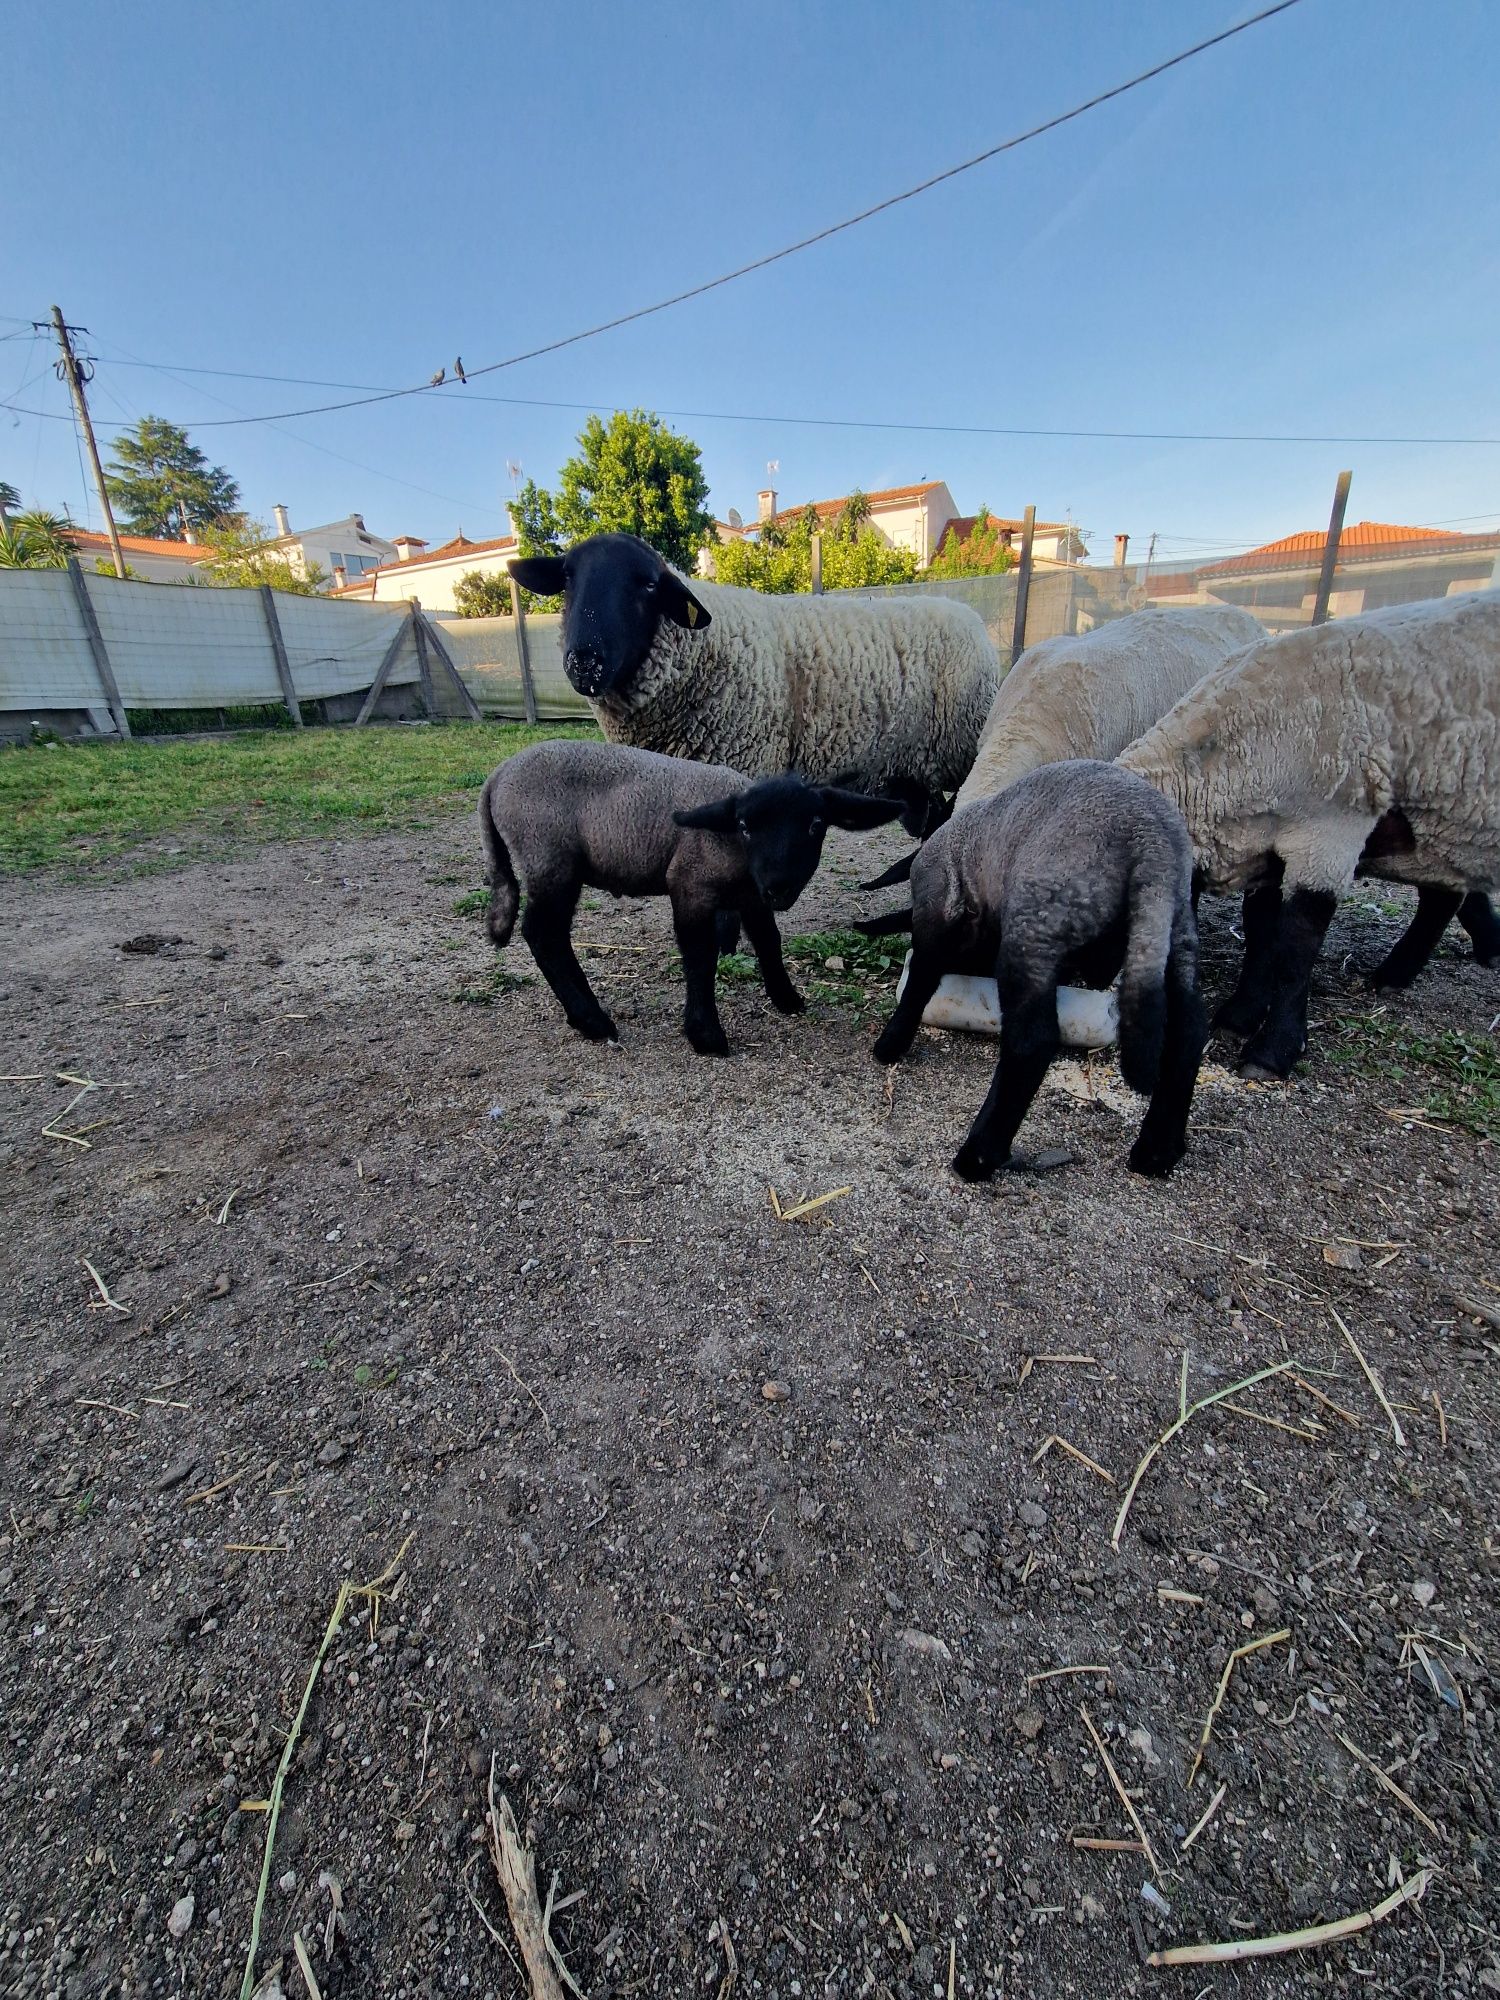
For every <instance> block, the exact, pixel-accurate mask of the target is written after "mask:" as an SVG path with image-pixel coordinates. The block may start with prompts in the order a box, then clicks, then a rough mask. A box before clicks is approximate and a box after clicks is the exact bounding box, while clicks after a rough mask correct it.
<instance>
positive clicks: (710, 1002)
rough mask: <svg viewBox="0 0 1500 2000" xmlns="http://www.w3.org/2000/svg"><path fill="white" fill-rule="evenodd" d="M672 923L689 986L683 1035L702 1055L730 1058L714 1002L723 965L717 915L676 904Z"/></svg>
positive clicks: (727, 1043)
mask: <svg viewBox="0 0 1500 2000" xmlns="http://www.w3.org/2000/svg"><path fill="white" fill-rule="evenodd" d="M672 922H673V928H674V930H675V931H676V933H677V949H678V950H679V951H680V952H681V953H682V976H683V979H684V981H685V982H686V984H687V1004H686V1006H685V1007H684V1008H683V1010H682V1032H683V1033H684V1034H685V1035H686V1036H687V1038H688V1040H689V1041H690V1042H691V1043H692V1045H693V1047H694V1048H695V1049H696V1050H697V1051H698V1053H699V1055H700V1056H727V1055H728V1053H729V1042H728V1039H727V1037H726V1036H725V1033H724V1028H723V1025H722V1023H721V1022H720V1020H719V1009H718V1005H717V1003H716V1001H715V999H714V974H715V972H716V971H717V970H718V964H719V941H718V932H717V930H716V928H715V924H714V913H713V911H711V910H710V911H708V912H706V913H699V912H697V911H693V910H689V909H685V908H679V907H677V906H676V905H674V906H673V910H672Z"/></svg>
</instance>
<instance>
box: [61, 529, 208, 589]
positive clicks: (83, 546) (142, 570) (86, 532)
mask: <svg viewBox="0 0 1500 2000" xmlns="http://www.w3.org/2000/svg"><path fill="white" fill-rule="evenodd" d="M68 533H69V536H70V537H71V539H72V542H73V546H74V548H75V550H76V551H77V554H78V560H79V562H80V563H82V565H83V567H84V568H85V569H93V568H96V567H97V566H98V565H99V564H100V563H102V564H103V565H104V569H105V571H106V572H107V574H109V575H110V576H113V575H114V573H115V559H114V552H113V550H112V549H111V548H110V545H109V536H108V535H96V534H94V532H93V531H92V530H91V529H89V528H74V527H70V528H69V530H68ZM120 551H121V553H122V554H123V556H124V558H125V566H126V568H127V569H130V570H133V571H134V572H135V574H136V576H137V577H139V578H140V580H141V582H142V583H202V582H203V581H204V578H203V576H202V575H201V574H200V569H201V565H202V564H204V563H209V562H212V561H213V559H214V551H213V550H212V549H207V548H204V547H203V545H202V544H201V543H200V542H160V541H157V540H156V539H155V537H154V536H150V535H121V537H120Z"/></svg>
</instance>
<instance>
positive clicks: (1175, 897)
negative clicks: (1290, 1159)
mask: <svg viewBox="0 0 1500 2000" xmlns="http://www.w3.org/2000/svg"><path fill="white" fill-rule="evenodd" d="M1192 870H1193V857H1192V849H1191V847H1190V845H1189V842H1188V836H1187V829H1186V827H1185V826H1184V825H1183V823H1182V820H1181V817H1180V816H1179V814H1178V813H1177V811H1176V809H1175V808H1174V807H1172V806H1171V805H1170V804H1169V803H1168V802H1167V801H1166V800H1165V799H1163V798H1162V797H1161V795H1160V793H1158V792H1155V791H1153V790H1152V789H1151V787H1150V786H1149V785H1147V784H1144V783H1143V782H1142V781H1141V780H1140V779H1139V778H1135V777H1133V776H1131V774H1130V773H1128V772H1125V771H1122V770H1120V768H1119V767H1118V765H1115V764H1106V763H1100V762H1094V761H1088V760H1077V761H1073V762H1068V763H1062V764H1050V765H1047V766H1045V767H1044V768H1043V769H1041V770H1038V771H1033V772H1031V773H1030V774H1029V775H1028V776H1027V777H1024V778H1021V779H1019V780H1018V781H1017V782H1016V783H1015V784H1013V785H1011V786H1010V787H1009V788H1008V789H1007V790H1005V791H1003V792H1001V793H999V794H998V795H997V796H996V797H994V798H990V799H983V800H978V801H976V802H975V803H974V804H972V805H968V806H961V807H960V808H959V809H958V810H957V811H956V812H955V813H954V815H953V817H952V819H950V820H949V821H948V823H947V824H946V825H945V826H941V827H939V828H938V830H937V831H936V833H934V834H933V835H932V836H931V837H930V838H929V839H928V840H927V841H926V843H925V844H924V845H923V847H922V849H921V851H920V853H919V854H918V855H917V858H916V861H915V862H914V864H913V866H912V876H911V886H912V908H911V912H910V922H911V931H912V955H911V961H910V964H909V966H908V968H907V974H906V984H905V987H904V989H903V990H902V993H901V997H900V999H899V1001H898V1002H897V1005H896V1011H895V1013H894V1014H893V1015H892V1016H891V1019H890V1021H889V1022H888V1023H887V1025H886V1027H885V1029H884V1031H883V1033H882V1034H881V1036H880V1038H879V1040H878V1041H877V1042H876V1044H875V1049H874V1054H875V1059H876V1061H877V1062H883V1063H891V1062H896V1061H898V1060H899V1059H900V1057H901V1056H903V1055H904V1054H905V1053H906V1051H907V1049H909V1048H910V1046H911V1043H912V1039H913V1037H914V1036H915V1034H916V1032H917V1028H918V1026H919V1024H920V1022H921V1019H922V1013H923V1009H924V1008H925V1007H926V1005H927V1003H928V1001H929V1000H931V998H932V996H933V994H934V993H935V992H936V991H937V988H938V982H939V981H940V980H941V979H942V977H943V976H944V974H945V973H950V972H964V973H975V972H993V973H994V975H995V977H996V979H997V981H998V984H999V990H1000V1060H999V1062H998V1063H997V1064H996V1066H995V1076H994V1081H993V1082H992V1084H991V1085H990V1091H989V1095H988V1096H987V1097H986V1099H985V1101H984V1106H983V1108H982V1109H981V1111H980V1113H979V1116H978V1117H977V1118H976V1119H975V1121H974V1124H973V1127H972V1129H971V1130H970V1132H969V1136H968V1138H967V1139H966V1140H965V1141H964V1143H963V1145H962V1146H961V1147H960V1149H959V1151H958V1153H957V1155H956V1156H955V1158H954V1161H953V1167H954V1171H955V1172H956V1173H958V1174H959V1175H961V1176H962V1177H963V1178H964V1179H965V1180H983V1179H986V1178H987V1177H988V1176H989V1175H990V1174H992V1173H993V1172H994V1170H995V1169H996V1168H997V1167H1000V1166H1003V1165H1004V1164H1005V1162H1006V1160H1008V1159H1009V1157H1010V1153H1011V1147H1012V1145H1013V1143H1014V1141H1015V1136H1016V1133H1017V1132H1018V1131H1019V1129H1020V1126H1021V1121H1022V1119H1023V1118H1024V1117H1025V1116H1026V1113H1027V1110H1028V1109H1029V1107H1030V1105H1031V1102H1032V1099H1033V1098H1034V1097H1035V1096H1036V1093H1037V1091H1038V1090H1039V1089H1040V1088H1041V1083H1042V1079H1043V1077H1044V1076H1045V1075H1046V1072H1047V1067H1048V1064H1049V1063H1050V1062H1051V1061H1052V1058H1053V1057H1054V1056H1055V1055H1056V1053H1057V1051H1058V1048H1059V1045H1060V1044H1059V1036H1058V1026H1057V991H1058V987H1059V985H1060V984H1061V983H1063V982H1064V981H1068V982H1070V983H1073V984H1077V985H1083V986H1093V987H1100V986H1107V985H1108V984H1109V983H1110V981H1111V980H1112V979H1114V978H1115V976H1116V975H1117V974H1119V975H1120V1068H1121V1071H1122V1072H1123V1074H1124V1077H1125V1081H1126V1082H1127V1083H1128V1084H1129V1085H1130V1086H1131V1088H1132V1089H1135V1090H1139V1091H1145V1092H1149V1093H1150V1098H1151V1102H1150V1104H1149V1106H1148V1107H1147V1111H1146V1116H1145V1120H1144V1122H1143V1123H1142V1125H1141V1129H1140V1134H1139V1136H1138V1137H1137V1139H1136V1142H1135V1145H1134V1146H1133V1147H1132V1149H1131V1153H1130V1165H1131V1167H1132V1168H1134V1170H1135V1171H1136V1172H1137V1173H1143V1174H1167V1173H1170V1172H1171V1170H1172V1168H1173V1167H1174V1166H1175V1165H1176V1163H1177V1161H1178V1160H1180V1159H1181V1157H1182V1155H1183V1152H1184V1150H1185V1148H1186V1144H1187V1139H1186V1132H1187V1117H1188V1109H1189V1106H1190V1104H1191V1102H1192V1096H1193V1089H1194V1086H1195V1084H1196V1082H1197V1077H1198V1065H1199V1062H1200V1060H1201V1059H1202V1054H1203V1046H1204V1042H1205V1039H1206V1035H1207V1029H1206V1026H1205V1021H1204V1013H1203V1003H1202V1001H1201V1000H1200V998H1199V996H1198V984H1197V942H1198V933H1197V926H1196V924H1195V922H1194V918H1193V910H1192ZM896 921H897V920H896V919H889V920H886V923H887V924H888V925H889V926H891V927H894V925H895V923H896ZM880 927H881V920H879V919H877V920H876V922H875V923H874V924H871V925H868V926H863V927H862V928H868V929H872V930H873V929H876V928H880Z"/></svg>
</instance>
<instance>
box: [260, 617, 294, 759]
mask: <svg viewBox="0 0 1500 2000" xmlns="http://www.w3.org/2000/svg"><path fill="white" fill-rule="evenodd" d="M260 601H261V604H262V605H263V606H264V608H265V614H266V630H267V631H268V632H269V633H270V635H271V651H272V652H273V653H274V654H275V655H276V672H277V676H278V677H279V679H280V681H281V693H282V698H283V700H284V701H285V702H286V706H287V713H288V714H289V715H290V716H291V718H292V722H293V725H294V727H296V728H298V729H300V728H301V727H302V704H301V702H299V701H298V699H297V690H296V688H295V687H294V686H293V684H292V663H291V661H290V660H289V659H288V658H287V656H286V640H285V639H284V638H283V637H282V635H281V619H280V618H279V616H278V615H277V611H276V598H275V596H274V594H273V593H272V590H271V586H270V584H268V583H263V584H262V585H261V587H260Z"/></svg>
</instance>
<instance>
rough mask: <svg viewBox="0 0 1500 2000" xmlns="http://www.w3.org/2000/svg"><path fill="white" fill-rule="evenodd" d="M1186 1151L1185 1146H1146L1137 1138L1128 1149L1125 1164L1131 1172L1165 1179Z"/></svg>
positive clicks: (1151, 1177) (1155, 1178)
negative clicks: (1128, 1154)
mask: <svg viewBox="0 0 1500 2000" xmlns="http://www.w3.org/2000/svg"><path fill="white" fill-rule="evenodd" d="M1186 1151H1187V1148H1186V1146H1148V1145H1146V1144H1145V1143H1144V1142H1143V1141H1142V1140H1140V1139H1137V1140H1136V1142H1135V1144H1134V1145H1133V1146H1132V1147H1131V1149H1130V1156H1129V1158H1128V1159H1127V1161H1126V1163H1125V1164H1126V1165H1127V1166H1128V1167H1129V1168H1130V1171H1131V1172H1132V1173H1133V1174H1146V1175H1147V1176H1149V1178H1150V1179H1152V1180H1158V1181H1160V1180H1165V1179H1166V1177H1167V1175H1168V1174H1169V1173H1171V1171H1172V1169H1173V1167H1175V1166H1176V1164H1177V1162H1178V1161H1179V1160H1180V1159H1181V1158H1182V1156H1183V1154H1184V1153H1185V1152H1186Z"/></svg>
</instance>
